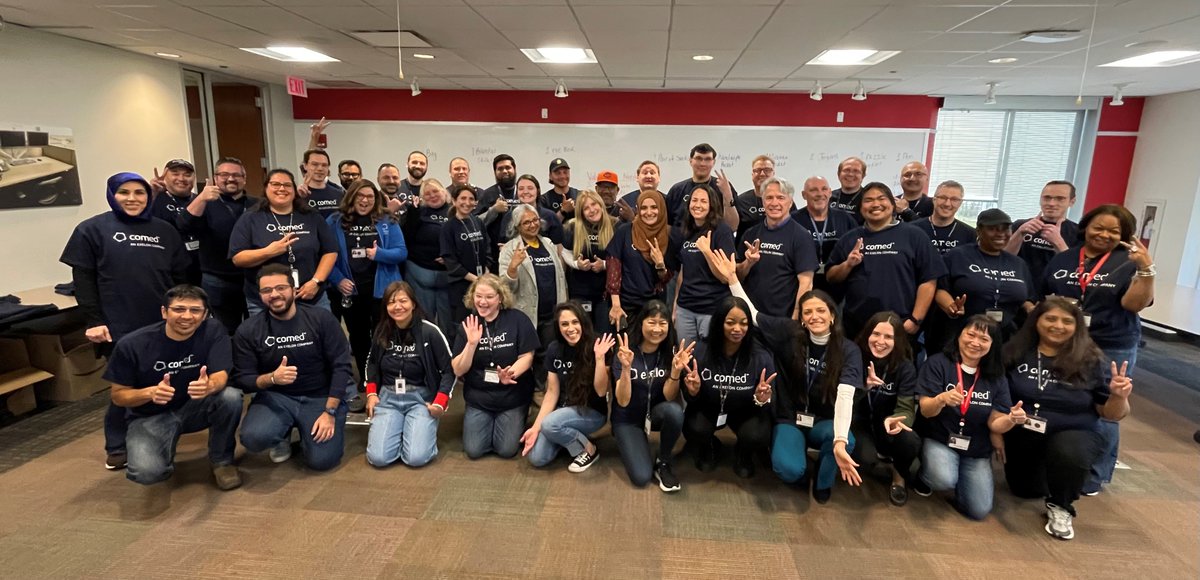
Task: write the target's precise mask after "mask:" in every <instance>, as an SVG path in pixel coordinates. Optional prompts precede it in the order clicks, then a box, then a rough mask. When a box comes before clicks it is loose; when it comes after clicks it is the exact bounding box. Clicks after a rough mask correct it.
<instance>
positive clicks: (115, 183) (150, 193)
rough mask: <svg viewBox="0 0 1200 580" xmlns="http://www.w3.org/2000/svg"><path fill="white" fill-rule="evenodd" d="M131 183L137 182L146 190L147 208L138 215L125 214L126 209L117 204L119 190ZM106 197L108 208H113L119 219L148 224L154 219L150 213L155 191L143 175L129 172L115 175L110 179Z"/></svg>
mask: <svg viewBox="0 0 1200 580" xmlns="http://www.w3.org/2000/svg"><path fill="white" fill-rule="evenodd" d="M130 181H136V182H138V183H140V184H142V187H145V188H146V196H147V197H146V207H145V208H143V209H142V213H139V214H137V215H129V214H127V213H125V209H124V208H122V207H121V204H119V203H117V197H116V195H117V188H118V187H121V185H123V184H126V183H129V182H130ZM105 195H106V196H107V197H108V207H111V208H112V210H113V213H115V214H117V217H118V218H121V219H130V220H140V221H147V222H148V221H150V220H151V219H153V217H154V216H153V215H151V212H150V206H151V202H152V201H154V190H153V189H151V188H150V182H148V181H146V180H145V179H143V178H142V176H141V175H138V174H136V173H133V172H129V171H126V172H122V173H118V174H116V175H113V176H112V177H110V178H108V190H107V191H106V192H105Z"/></svg>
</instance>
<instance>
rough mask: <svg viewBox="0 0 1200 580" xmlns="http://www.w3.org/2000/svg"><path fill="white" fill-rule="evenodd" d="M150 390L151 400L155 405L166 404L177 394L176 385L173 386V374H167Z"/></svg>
mask: <svg viewBox="0 0 1200 580" xmlns="http://www.w3.org/2000/svg"><path fill="white" fill-rule="evenodd" d="M153 389H154V390H153V391H150V400H151V401H152V402H153V403H154V404H155V405H166V404H167V403H170V402H171V399H172V398H173V397H174V396H175V387H172V386H171V375H170V374H165V375H163V378H162V380H161V381H159V383H158V384H157V385H154V387H153Z"/></svg>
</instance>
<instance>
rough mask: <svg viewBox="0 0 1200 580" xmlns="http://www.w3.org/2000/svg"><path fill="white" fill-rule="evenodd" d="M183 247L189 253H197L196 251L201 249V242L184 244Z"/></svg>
mask: <svg viewBox="0 0 1200 580" xmlns="http://www.w3.org/2000/svg"><path fill="white" fill-rule="evenodd" d="M183 247H185V248H187V251H189V252H195V251H196V250H199V249H200V240H192V241H190V242H184V243H183Z"/></svg>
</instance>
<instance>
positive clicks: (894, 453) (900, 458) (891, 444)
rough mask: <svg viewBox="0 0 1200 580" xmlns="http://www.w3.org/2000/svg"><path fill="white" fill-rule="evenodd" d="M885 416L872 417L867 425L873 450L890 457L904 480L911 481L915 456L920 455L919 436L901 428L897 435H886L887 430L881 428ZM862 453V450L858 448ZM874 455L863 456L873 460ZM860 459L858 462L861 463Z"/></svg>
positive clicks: (866, 459) (893, 465)
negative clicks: (868, 425)
mask: <svg viewBox="0 0 1200 580" xmlns="http://www.w3.org/2000/svg"><path fill="white" fill-rule="evenodd" d="M885 418H886V417H884V416H879V417H872V418H871V424H870V427H869V430H868V432H869V434H870V440H871V443H873V444H874V447H875V451H877V452H879V453H880V454H882V455H885V456H887V457H890V458H891V459H892V467H894V468H895V469H896V472H897V473H899V474H900V477H903V478H904V481H905V482H911V481H912V476H913V471H912V468H913V464H914V463H916V461H917V458H918V457H920V456H921V436H920V435H917V434H916V433H915V432H913V431H904V430H901V431H900V433H899V434H897V435H888V432H887V430H885V429H884V428H883V420H884V419H885ZM859 453H860V454H862V453H863V450H861V449H860V450H859ZM875 459H876V458H875V457H863V460H865V461H867V462H871V461H875ZM863 460H860V461H859V463H862V462H863Z"/></svg>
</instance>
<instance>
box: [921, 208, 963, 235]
mask: <svg viewBox="0 0 1200 580" xmlns="http://www.w3.org/2000/svg"><path fill="white" fill-rule="evenodd" d="M918 203H919V202H918ZM914 211H915V208H914ZM957 228H958V220H954V221H953V222H952V223H951V224H950V231H949V232H946V237H944V238H938V230H937V226H935V225H933V220H929V229H931V230H933V239H935V240H937V239H941V240H944V241H950V239H951V238H953V237H954V230H955V229H957Z"/></svg>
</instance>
